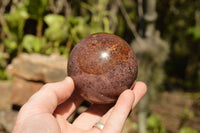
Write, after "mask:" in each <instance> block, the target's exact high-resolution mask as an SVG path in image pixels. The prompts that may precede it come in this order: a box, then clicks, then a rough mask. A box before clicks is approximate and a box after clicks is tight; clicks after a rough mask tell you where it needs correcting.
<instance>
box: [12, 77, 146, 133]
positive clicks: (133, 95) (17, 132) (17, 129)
mask: <svg viewBox="0 0 200 133" xmlns="http://www.w3.org/2000/svg"><path fill="white" fill-rule="evenodd" d="M146 90H147V88H146V85H145V84H144V83H143V82H136V84H135V86H134V88H133V89H130V90H125V91H124V92H123V93H122V94H121V95H120V96H119V98H118V100H117V102H116V103H115V105H111V104H110V105H97V104H93V105H91V107H90V108H88V110H87V111H85V112H83V113H82V114H80V115H79V116H78V117H77V118H76V119H75V120H74V122H73V123H69V122H68V121H67V119H68V118H69V117H70V116H71V115H72V114H73V112H74V111H75V110H76V109H77V108H78V107H79V105H80V104H81V103H82V102H83V99H82V98H81V97H80V96H79V95H78V94H76V93H75V92H74V83H73V81H72V79H71V78H70V77H67V78H66V79H65V80H63V81H61V82H56V83H48V84H46V85H44V86H43V87H42V88H41V89H40V90H39V91H38V92H37V93H35V94H34V95H33V96H32V97H31V98H30V99H29V100H28V102H27V103H26V104H24V106H22V108H21V109H20V112H19V114H18V117H17V120H16V123H15V126H14V129H13V133H35V132H37V133H71V132H73V133H79V132H81V133H82V132H91V133H92V132H93V133H98V132H99V133H100V132H108V133H119V132H121V130H122V129H123V125H124V123H125V120H126V118H127V117H128V114H129V112H130V111H131V109H132V108H133V107H135V105H136V104H137V103H138V101H139V100H140V99H141V98H142V96H143V95H144V94H145V92H146ZM96 122H101V123H103V124H104V128H103V130H102V131H101V130H100V129H98V128H96V127H94V125H95V123H96Z"/></svg>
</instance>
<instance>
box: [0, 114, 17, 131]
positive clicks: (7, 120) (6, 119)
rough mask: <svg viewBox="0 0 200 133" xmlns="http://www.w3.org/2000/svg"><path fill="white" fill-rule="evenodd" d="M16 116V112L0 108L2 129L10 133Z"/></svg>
mask: <svg viewBox="0 0 200 133" xmlns="http://www.w3.org/2000/svg"><path fill="white" fill-rule="evenodd" d="M16 118H17V112H15V111H11V110H10V111H8V110H1V111H0V125H1V126H2V129H3V130H6V132H9V133H11V131H12V129H13V126H14V123H15V120H16Z"/></svg>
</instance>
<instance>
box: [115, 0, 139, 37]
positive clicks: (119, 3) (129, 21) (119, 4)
mask: <svg viewBox="0 0 200 133" xmlns="http://www.w3.org/2000/svg"><path fill="white" fill-rule="evenodd" d="M117 3H118V6H119V8H120V10H121V12H122V14H123V16H124V18H125V20H126V22H127V24H128V26H129V28H130V29H131V32H132V33H133V35H134V36H135V38H136V39H137V38H140V36H139V35H138V33H137V31H136V28H135V25H134V24H133V23H132V22H131V19H130V17H129V16H128V13H127V12H126V9H125V8H124V6H123V4H122V2H121V0H117Z"/></svg>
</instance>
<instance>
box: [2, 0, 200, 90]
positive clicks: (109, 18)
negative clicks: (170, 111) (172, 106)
mask: <svg viewBox="0 0 200 133" xmlns="http://www.w3.org/2000/svg"><path fill="white" fill-rule="evenodd" d="M122 3H123V5H124V8H125V9H126V11H127V13H128V16H129V17H130V19H131V21H132V22H133V23H134V24H135V25H136V26H138V27H137V29H139V28H140V27H141V26H142V25H144V24H143V23H142V24H141V23H140V19H139V17H138V9H137V8H138V6H137V4H138V3H137V2H136V1H133V0H122ZM199 3H200V0H192V1H187V0H171V1H168V0H162V1H157V11H158V19H157V24H156V27H157V29H158V30H159V31H160V33H161V37H162V38H164V39H165V40H166V41H167V42H168V44H169V45H170V51H171V52H170V57H169V58H168V61H167V63H166V64H165V70H166V72H167V76H166V77H167V78H166V79H167V80H166V84H167V87H171V86H178V87H181V88H189V89H190V88H192V89H198V88H199V87H200V72H199V71H200V70H199V60H200V50H199V49H200V44H199V43H200V32H199V31H200V7H199V5H200V4H199ZM0 6H1V10H0V25H1V27H0V53H1V56H0V64H1V65H0V71H4V70H5V67H6V65H7V64H8V63H10V62H11V61H12V59H13V58H14V57H16V56H17V55H18V54H20V53H21V52H28V53H33V52H36V53H41V54H52V53H56V54H62V55H64V56H66V57H68V56H69V53H70V51H71V49H72V48H73V47H74V46H75V45H76V44H77V43H78V42H79V41H80V40H81V39H82V38H83V37H85V36H87V35H89V34H91V33H95V32H109V33H115V34H117V35H120V36H121V37H123V38H124V39H125V40H127V41H128V42H129V43H130V42H132V41H133V40H134V37H133V35H132V33H131V32H130V28H129V27H128V25H127V23H126V20H125V19H124V16H123V14H122V13H121V11H120V10H119V7H118V5H117V4H116V1H115V0H110V1H109V0H95V1H93V0H85V1H79V0H75V1H55V0H19V1H18V3H14V1H11V0H8V1H1V2H0ZM147 56H148V55H147ZM3 73H4V74H2V75H6V72H3ZM158 76H159V75H158ZM1 77H3V78H1ZM1 77H0V79H5V77H6V76H1Z"/></svg>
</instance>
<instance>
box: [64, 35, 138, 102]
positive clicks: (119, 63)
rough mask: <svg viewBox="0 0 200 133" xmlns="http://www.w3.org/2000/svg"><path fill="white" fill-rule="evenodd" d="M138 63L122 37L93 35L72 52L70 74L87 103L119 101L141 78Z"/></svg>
mask: <svg viewBox="0 0 200 133" xmlns="http://www.w3.org/2000/svg"><path fill="white" fill-rule="evenodd" d="M137 71H138V67H137V62H136V57H135V54H134V52H133V50H132V48H131V47H130V46H129V45H128V44H127V42H126V41H124V40H123V39H121V38H120V37H118V36H116V35H113V34H108V33H96V34H92V35H90V36H88V37H86V38H84V39H83V40H81V41H80V42H79V43H78V44H77V45H76V46H75V47H74V49H73V50H72V52H71V55H70V58H69V62H68V74H69V76H71V77H72V79H73V80H74V83H75V88H76V91H77V92H78V93H79V94H80V95H81V96H82V97H83V98H84V99H86V100H88V101H90V102H92V103H97V104H107V103H112V102H115V101H116V100H117V98H118V96H119V95H120V94H121V93H122V92H123V91H124V90H126V89H130V88H131V86H132V84H133V83H134V81H135V80H136V77H137Z"/></svg>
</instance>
